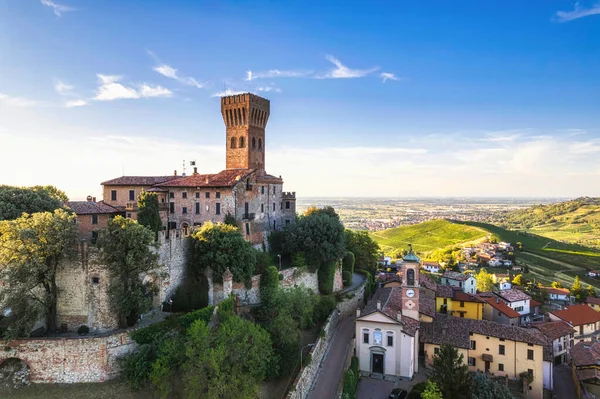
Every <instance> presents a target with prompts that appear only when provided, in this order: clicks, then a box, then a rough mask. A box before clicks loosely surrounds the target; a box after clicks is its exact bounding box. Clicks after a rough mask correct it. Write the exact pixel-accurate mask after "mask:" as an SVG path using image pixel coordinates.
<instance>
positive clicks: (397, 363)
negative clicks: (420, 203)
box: [355, 249, 421, 378]
mask: <svg viewBox="0 0 600 399" xmlns="http://www.w3.org/2000/svg"><path fill="white" fill-rule="evenodd" d="M420 266H421V262H420V259H419V258H418V257H417V256H416V255H415V254H414V252H413V251H412V249H411V250H410V251H409V253H408V254H407V255H406V256H405V257H404V259H403V262H402V273H403V276H405V278H403V279H402V283H401V285H400V286H399V287H398V286H392V287H387V288H386V287H383V288H379V289H378V290H377V291H376V292H375V294H374V295H373V297H372V298H371V300H370V301H369V303H368V304H367V305H366V306H365V307H364V309H363V310H362V311H358V312H357V318H356V323H355V328H356V356H357V357H358V359H359V369H360V370H361V371H362V372H365V373H373V374H382V375H395V376H401V377H405V378H412V377H413V375H414V373H416V372H418V371H419V358H418V353H419V301H420V298H419V296H420V293H419V288H420V283H419V279H420V278H419V277H420V275H419V269H420Z"/></svg>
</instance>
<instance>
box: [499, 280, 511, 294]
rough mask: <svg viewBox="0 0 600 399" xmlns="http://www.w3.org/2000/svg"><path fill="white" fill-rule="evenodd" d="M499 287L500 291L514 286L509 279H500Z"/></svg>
mask: <svg viewBox="0 0 600 399" xmlns="http://www.w3.org/2000/svg"><path fill="white" fill-rule="evenodd" d="M498 288H500V291H503V290H510V289H511V288H512V284H511V283H510V282H509V281H508V280H502V281H500V284H498Z"/></svg>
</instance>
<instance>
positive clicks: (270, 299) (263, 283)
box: [259, 266, 279, 310]
mask: <svg viewBox="0 0 600 399" xmlns="http://www.w3.org/2000/svg"><path fill="white" fill-rule="evenodd" d="M278 287H279V272H278V271H277V268H276V267H275V266H269V267H268V268H267V270H266V271H265V272H264V273H263V274H261V275H260V287H259V295H260V303H261V305H262V307H263V308H265V309H266V310H270V309H272V307H273V304H274V302H275V296H276V295H277V289H278Z"/></svg>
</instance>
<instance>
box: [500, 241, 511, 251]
mask: <svg viewBox="0 0 600 399" xmlns="http://www.w3.org/2000/svg"><path fill="white" fill-rule="evenodd" d="M508 247H510V242H504V241H502V242H499V243H498V248H500V249H501V250H503V251H506V250H507V249H508Z"/></svg>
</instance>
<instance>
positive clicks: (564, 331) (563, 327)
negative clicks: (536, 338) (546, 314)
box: [531, 321, 575, 341]
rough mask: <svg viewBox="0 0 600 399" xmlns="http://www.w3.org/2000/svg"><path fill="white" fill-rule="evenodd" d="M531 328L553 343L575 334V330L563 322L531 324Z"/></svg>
mask: <svg viewBox="0 0 600 399" xmlns="http://www.w3.org/2000/svg"><path fill="white" fill-rule="evenodd" d="M531 327H533V328H537V329H538V330H539V331H540V332H541V333H542V334H544V336H545V337H546V338H548V339H549V340H550V341H554V340H555V339H558V338H560V337H564V336H566V335H569V334H573V333H574V332H575V329H574V328H573V327H571V326H570V325H568V324H567V323H565V322H564V321H549V322H544V323H532V325H531Z"/></svg>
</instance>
